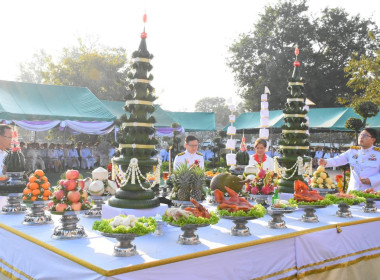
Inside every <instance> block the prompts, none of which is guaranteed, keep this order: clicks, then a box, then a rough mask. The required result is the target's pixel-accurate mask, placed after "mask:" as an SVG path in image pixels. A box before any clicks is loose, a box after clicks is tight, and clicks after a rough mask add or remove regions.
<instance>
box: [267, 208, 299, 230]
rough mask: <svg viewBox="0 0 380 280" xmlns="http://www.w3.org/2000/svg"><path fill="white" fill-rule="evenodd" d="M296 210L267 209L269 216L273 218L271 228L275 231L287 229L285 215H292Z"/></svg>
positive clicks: (269, 223)
mask: <svg viewBox="0 0 380 280" xmlns="http://www.w3.org/2000/svg"><path fill="white" fill-rule="evenodd" d="M295 210H296V208H294V207H285V208H272V207H269V208H268V209H267V212H268V214H269V215H270V216H271V217H272V219H271V220H270V221H268V226H269V228H273V229H283V228H286V223H285V221H284V220H283V219H282V217H284V214H286V213H292V212H294V211H295Z"/></svg>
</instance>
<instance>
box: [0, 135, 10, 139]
mask: <svg viewBox="0 0 380 280" xmlns="http://www.w3.org/2000/svg"><path fill="white" fill-rule="evenodd" d="M0 136H3V137H5V138H8V139H12V136H6V135H0Z"/></svg>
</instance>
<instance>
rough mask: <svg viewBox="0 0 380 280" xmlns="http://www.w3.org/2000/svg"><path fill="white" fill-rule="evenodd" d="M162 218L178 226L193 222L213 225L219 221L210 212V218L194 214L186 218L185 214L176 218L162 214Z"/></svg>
mask: <svg viewBox="0 0 380 280" xmlns="http://www.w3.org/2000/svg"><path fill="white" fill-rule="evenodd" d="M162 220H163V221H164V222H166V223H168V224H175V225H178V226H181V227H182V226H184V225H188V224H195V225H203V224H210V225H215V224H216V223H218V222H219V217H218V216H217V215H216V214H215V213H214V212H210V218H203V217H195V216H194V215H189V216H188V217H187V218H186V217H185V216H182V217H181V218H179V219H178V220H174V219H173V217H169V216H166V215H163V216H162Z"/></svg>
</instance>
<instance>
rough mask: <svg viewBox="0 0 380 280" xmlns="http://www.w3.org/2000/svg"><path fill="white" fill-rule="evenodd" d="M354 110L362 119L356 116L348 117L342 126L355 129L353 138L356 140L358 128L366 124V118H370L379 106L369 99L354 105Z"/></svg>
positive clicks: (376, 112) (375, 113)
mask: <svg viewBox="0 0 380 280" xmlns="http://www.w3.org/2000/svg"><path fill="white" fill-rule="evenodd" d="M354 111H355V113H356V114H358V115H359V116H361V117H362V118H363V120H360V119H358V118H349V119H348V120H347V121H346V123H345V124H344V126H345V127H346V128H347V129H351V130H353V131H355V138H356V140H358V134H359V132H360V130H361V129H363V128H364V127H365V126H366V125H367V119H368V118H372V117H374V116H376V115H377V114H378V113H379V107H378V106H377V105H376V104H375V103H373V102H371V101H367V102H360V103H356V104H355V105H354Z"/></svg>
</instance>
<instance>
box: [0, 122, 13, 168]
mask: <svg viewBox="0 0 380 280" xmlns="http://www.w3.org/2000/svg"><path fill="white" fill-rule="evenodd" d="M12 135H13V130H12V127H11V126H9V125H6V124H0V175H4V174H5V172H7V170H6V167H5V165H4V159H5V157H6V156H7V155H8V153H7V151H6V150H8V149H10V148H11V142H12Z"/></svg>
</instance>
